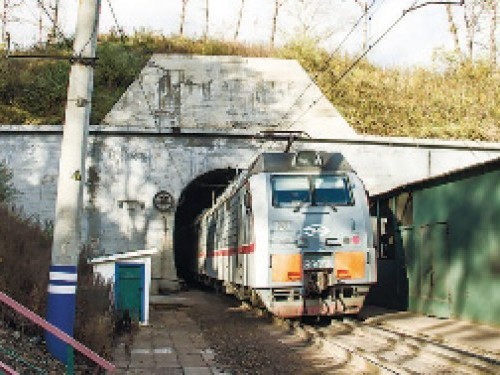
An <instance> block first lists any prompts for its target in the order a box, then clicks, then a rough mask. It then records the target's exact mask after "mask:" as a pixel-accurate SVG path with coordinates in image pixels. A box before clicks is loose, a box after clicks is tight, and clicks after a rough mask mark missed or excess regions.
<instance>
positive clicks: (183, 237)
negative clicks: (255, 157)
mask: <svg viewBox="0 0 500 375" xmlns="http://www.w3.org/2000/svg"><path fill="white" fill-rule="evenodd" d="M235 176H236V170H235V169H232V168H226V169H215V170H212V171H210V172H207V173H205V174H202V175H201V176H198V177H197V178H195V179H194V180H193V181H191V183H189V185H187V186H186V187H185V188H184V190H183V191H182V193H181V196H180V198H179V203H178V205H177V210H176V211H175V227H174V255H175V265H176V268H177V275H178V276H179V277H180V278H182V279H184V280H186V281H189V280H190V279H191V277H192V270H194V269H195V267H196V258H195V256H196V247H197V239H198V235H197V233H196V231H195V228H194V221H195V220H196V218H197V217H198V215H199V214H201V213H202V212H203V210H204V209H206V208H209V207H211V206H212V201H213V200H214V199H215V198H216V197H218V196H219V195H220V194H222V192H223V191H224V189H225V188H226V186H227V185H229V183H230V182H231V180H232V179H233V178H234V177H235Z"/></svg>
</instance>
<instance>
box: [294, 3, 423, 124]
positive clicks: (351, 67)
mask: <svg viewBox="0 0 500 375" xmlns="http://www.w3.org/2000/svg"><path fill="white" fill-rule="evenodd" d="M417 3H418V0H415V1H414V2H413V3H412V5H411V6H410V7H409V8H407V9H405V10H403V12H402V13H401V15H400V16H399V17H398V18H397V19H396V20H395V21H394V22H393V23H392V24H391V25H390V26H389V27H388V28H387V29H386V30H385V31H384V32H383V33H382V34H381V35H379V37H378V38H377V39H376V40H375V41H374V42H373V43H372V44H370V45H369V46H368V48H366V49H365V50H364V51H363V52H362V53H361V54H360V55H359V56H358V57H357V58H356V59H355V60H354V61H353V62H352V63H351V64H350V65H349V66H348V67H347V69H345V70H344V71H343V72H342V73H341V74H340V75H339V76H338V77H337V78H336V79H335V80H334V81H333V83H332V84H331V86H330V88H329V92H330V91H331V90H332V88H334V87H335V86H337V85H338V84H339V82H340V81H341V80H342V79H343V78H344V77H345V76H346V75H347V74H349V73H350V72H351V70H352V69H353V68H354V67H355V66H356V65H357V64H358V63H359V62H360V61H361V60H362V59H363V58H364V57H365V56H366V55H367V54H368V53H369V52H370V51H371V50H372V49H373V48H374V47H375V46H376V45H377V44H378V43H380V41H381V40H382V39H384V38H385V37H386V36H387V34H389V33H390V32H391V31H392V29H394V27H396V26H397V25H398V24H399V23H400V22H401V20H402V19H403V18H404V17H405V16H406V15H407V14H408V13H409V12H410V11H411V10H413V9H414V7H415V6H416V4H417ZM322 98H323V94H321V95H320V96H319V97H318V98H316V99H315V100H313V101H312V102H311V104H310V105H309V106H308V107H307V108H306V109H305V110H304V111H303V112H302V113H301V114H299V116H298V117H296V118H295V119H294V120H293V121H292V122H291V123H290V124H288V127H287V129H290V128H291V127H292V126H293V125H295V124H296V123H297V122H298V121H299V120H300V119H301V118H302V117H303V116H304V115H305V114H306V113H307V112H309V111H310V110H311V109H312V108H313V107H314V106H315V105H316V104H318V102H319V101H320V100H321V99H322Z"/></svg>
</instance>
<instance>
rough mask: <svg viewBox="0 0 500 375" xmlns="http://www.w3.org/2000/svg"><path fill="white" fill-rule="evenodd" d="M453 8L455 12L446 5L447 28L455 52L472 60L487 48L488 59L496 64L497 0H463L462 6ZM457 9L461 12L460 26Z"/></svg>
mask: <svg viewBox="0 0 500 375" xmlns="http://www.w3.org/2000/svg"><path fill="white" fill-rule="evenodd" d="M453 9H455V12H454V11H453V10H452V7H451V5H446V13H447V16H448V25H449V30H450V33H451V35H452V38H453V44H454V49H455V51H456V53H457V54H458V55H459V56H462V57H465V58H467V59H468V60H470V61H472V60H473V59H475V58H476V57H477V56H476V54H477V53H478V52H485V51H488V50H489V54H490V60H491V62H492V63H493V64H496V50H497V48H496V27H497V26H496V25H497V9H498V0H464V3H463V6H462V7H460V8H455V7H454V8H453ZM459 11H460V12H461V13H462V21H463V22H462V27H460V22H459V21H460V19H459V18H457V14H458V13H459ZM488 24H489V28H488ZM488 30H489V35H488ZM487 39H489V42H487Z"/></svg>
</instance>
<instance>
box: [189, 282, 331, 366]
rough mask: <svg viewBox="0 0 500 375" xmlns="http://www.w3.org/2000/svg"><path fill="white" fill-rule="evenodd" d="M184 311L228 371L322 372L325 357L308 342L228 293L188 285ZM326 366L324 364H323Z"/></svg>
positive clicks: (219, 362) (220, 363) (325, 363)
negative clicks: (188, 299)
mask: <svg viewBox="0 0 500 375" xmlns="http://www.w3.org/2000/svg"><path fill="white" fill-rule="evenodd" d="M186 293H188V294H189V295H190V297H192V298H193V300H194V301H195V304H194V305H193V306H190V307H189V308H188V309H187V310H186V312H187V314H188V315H189V316H190V317H191V318H192V319H193V320H194V321H195V322H197V324H198V326H199V327H200V329H201V331H202V334H203V336H204V338H205V340H206V341H207V342H208V343H209V344H210V345H211V346H212V348H213V349H214V351H215V352H216V359H217V363H218V364H219V366H224V367H225V369H226V370H227V372H229V373H231V374H307V375H312V374H324V373H325V370H326V369H327V368H328V363H327V362H328V361H326V360H324V359H323V358H322V356H321V355H320V353H318V352H317V350H316V348H314V347H313V346H312V345H311V344H309V343H308V342H307V341H306V340H305V339H301V338H299V337H297V336H294V335H292V334H291V332H288V330H287V329H286V328H284V327H280V326H278V325H276V324H273V322H272V319H270V318H269V317H266V316H259V315H258V314H256V312H255V311H249V310H248V309H246V308H245V307H242V306H241V303H240V302H239V301H237V300H236V299H235V298H234V297H232V296H226V295H217V294H215V293H214V292H212V291H200V290H196V289H192V290H190V291H189V292H186ZM325 367H326V368H325Z"/></svg>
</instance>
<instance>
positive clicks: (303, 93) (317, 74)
mask: <svg viewBox="0 0 500 375" xmlns="http://www.w3.org/2000/svg"><path fill="white" fill-rule="evenodd" d="M384 1H385V0H384ZM374 4H375V1H373V2H372V3H371V4H370V6H369V7H367V8H366V9H365V11H364V12H363V14H362V15H361V16H360V17H359V18H358V19H357V21H356V22H355V23H354V25H353V26H352V27H351V29H350V30H349V32H348V33H347V34H346V35H345V36H344V38H343V39H342V41H341V42H340V43H339V44H338V45H337V47H336V48H335V50H334V51H333V52H332V53H330V55H329V57H328V59H327V60H326V61H325V63H324V68H323V69H320V70H319V71H317V72H316V73H315V74H314V75H313V77H312V78H311V80H310V81H309V83H308V84H307V85H306V87H305V88H304V90H302V92H301V93H300V94H299V95H298V96H297V98H296V99H295V101H294V102H293V103H292V105H291V106H290V107H289V108H288V110H287V111H286V112H285V113H284V114H283V115H282V116H281V118H280V119H279V120H278V124H277V125H278V126H280V125H282V123H283V121H284V120H285V119H286V118H287V117H288V116H289V115H290V114H291V111H292V109H293V108H294V107H295V106H297V104H298V103H299V101H300V100H301V99H302V98H303V97H304V95H305V93H306V92H307V90H309V88H310V87H311V86H313V85H314V84H315V82H314V81H315V80H316V79H317V78H318V77H319V75H320V74H321V73H322V72H323V71H324V70H325V69H326V66H327V65H328V64H329V63H330V62H331V61H332V59H333V57H334V56H335V55H336V54H337V52H338V51H339V50H340V49H341V48H342V46H343V45H344V43H345V42H346V41H347V40H348V39H349V37H350V36H351V35H352V33H353V32H354V31H355V30H356V29H357V28H358V26H359V25H360V24H361V21H363V19H364V18H365V17H366V16H367V14H368V12H369V10H370V9H371V8H372V7H373V5H374Z"/></svg>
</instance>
